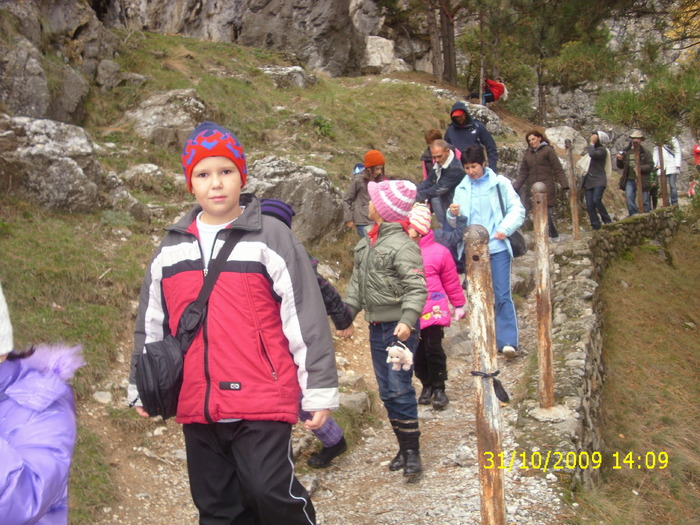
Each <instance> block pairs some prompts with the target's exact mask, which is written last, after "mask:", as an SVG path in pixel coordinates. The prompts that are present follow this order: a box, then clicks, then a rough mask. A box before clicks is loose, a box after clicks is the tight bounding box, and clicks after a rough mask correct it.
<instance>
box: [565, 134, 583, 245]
mask: <svg viewBox="0 0 700 525" xmlns="http://www.w3.org/2000/svg"><path fill="white" fill-rule="evenodd" d="M564 144H565V146H566V151H567V153H568V157H569V204H570V205H571V227H572V229H573V234H574V240H576V241H578V240H580V239H581V229H580V227H579V220H578V186H577V184H576V175H575V173H574V151H573V147H572V144H571V139H566V141H565V142H564Z"/></svg>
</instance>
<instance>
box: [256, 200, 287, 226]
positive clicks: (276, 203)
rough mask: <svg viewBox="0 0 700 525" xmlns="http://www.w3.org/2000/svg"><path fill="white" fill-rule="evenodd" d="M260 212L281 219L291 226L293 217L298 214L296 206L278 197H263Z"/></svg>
mask: <svg viewBox="0 0 700 525" xmlns="http://www.w3.org/2000/svg"><path fill="white" fill-rule="evenodd" d="M260 213H262V214H263V215H269V216H270V217H274V218H275V219H279V220H280V221H282V222H283V223H285V224H286V225H287V226H289V227H290V228H291V227H292V217H294V216H295V215H296V213H295V211H294V208H292V207H291V206H290V205H289V204H287V203H286V202H284V201H281V200H278V199H262V200H261V201H260Z"/></svg>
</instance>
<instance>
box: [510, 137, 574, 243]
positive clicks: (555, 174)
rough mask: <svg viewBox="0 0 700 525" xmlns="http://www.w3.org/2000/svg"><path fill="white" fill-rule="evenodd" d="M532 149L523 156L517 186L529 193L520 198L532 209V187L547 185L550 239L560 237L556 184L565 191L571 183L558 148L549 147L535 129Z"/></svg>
mask: <svg viewBox="0 0 700 525" xmlns="http://www.w3.org/2000/svg"><path fill="white" fill-rule="evenodd" d="M525 141H526V142H527V145H528V148H527V149H526V150H525V154H524V155H523V161H522V163H521V164H520V173H519V174H518V178H517V179H516V180H515V182H514V183H513V188H515V191H517V192H519V193H520V189H521V188H522V187H523V186H524V187H525V194H522V193H521V194H520V198H521V200H522V201H523V204H525V207H526V208H528V209H529V204H530V198H529V195H530V193H531V191H530V190H531V188H532V185H533V184H535V183H536V182H543V183H544V184H545V186H547V219H548V223H549V237H550V238H552V239H558V238H559V232H558V231H557V227H556V225H555V223H554V208H555V206H556V204H557V193H556V185H555V181H556V180H558V181H559V184H560V186H561V189H562V190H568V189H569V181H567V180H566V175H565V174H564V168H563V167H562V165H561V162H559V157H557V154H556V152H555V151H554V148H553V147H552V146H550V145H549V141H548V140H547V137H545V136H544V135H543V134H542V133H540V132H539V131H537V130H536V129H532V130H530V131H528V132H527V134H526V135H525Z"/></svg>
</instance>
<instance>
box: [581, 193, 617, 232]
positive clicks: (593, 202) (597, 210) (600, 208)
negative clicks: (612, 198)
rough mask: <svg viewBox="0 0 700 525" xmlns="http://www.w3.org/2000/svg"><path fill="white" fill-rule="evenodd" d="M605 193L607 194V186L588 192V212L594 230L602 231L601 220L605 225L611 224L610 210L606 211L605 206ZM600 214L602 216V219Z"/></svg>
mask: <svg viewBox="0 0 700 525" xmlns="http://www.w3.org/2000/svg"><path fill="white" fill-rule="evenodd" d="M603 193H605V186H596V187H595V188H590V189H587V190H586V210H587V211H588V218H589V219H590V221H591V227H592V228H593V229H594V230H600V226H601V225H600V221H601V219H602V221H603V224H609V223H610V222H611V220H610V215H608V210H606V209H605V204H603ZM598 214H600V218H599V217H598Z"/></svg>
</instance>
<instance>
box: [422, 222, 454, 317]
mask: <svg viewBox="0 0 700 525" xmlns="http://www.w3.org/2000/svg"><path fill="white" fill-rule="evenodd" d="M418 246H420V253H421V255H422V256H423V267H424V268H425V282H426V287H427V288H428V298H427V299H426V300H425V306H424V307H423V315H421V317H420V327H421V329H423V328H427V327H428V326H432V325H435V324H437V325H440V326H450V306H449V304H448V301H449V303H452V306H454V307H455V308H460V307H462V306H464V304H465V303H466V300H465V299H464V291H463V290H462V285H461V284H460V282H459V275H458V274H457V268H456V267H455V262H454V259H453V258H452V254H451V253H450V250H448V249H447V248H445V247H444V246H443V245H442V244H438V243H437V242H435V240H434V235H433V232H432V231H429V232H428V233H427V235H424V236H423V238H421V240H420V243H419V244H418Z"/></svg>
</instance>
